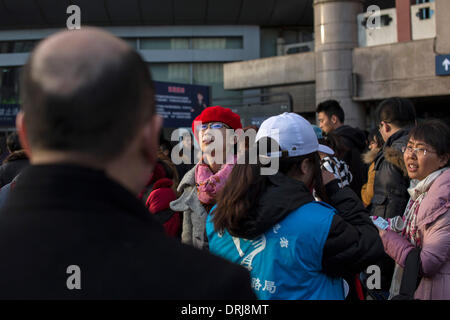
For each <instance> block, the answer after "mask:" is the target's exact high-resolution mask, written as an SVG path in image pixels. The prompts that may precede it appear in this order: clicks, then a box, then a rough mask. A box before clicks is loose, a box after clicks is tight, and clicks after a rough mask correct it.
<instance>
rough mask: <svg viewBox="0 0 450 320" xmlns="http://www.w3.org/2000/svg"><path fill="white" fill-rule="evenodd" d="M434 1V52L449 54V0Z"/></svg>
mask: <svg viewBox="0 0 450 320" xmlns="http://www.w3.org/2000/svg"><path fill="white" fill-rule="evenodd" d="M435 2H436V53H437V54H450V23H449V22H448V18H449V17H450V1H448V0H435Z"/></svg>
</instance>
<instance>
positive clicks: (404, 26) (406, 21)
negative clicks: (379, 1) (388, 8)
mask: <svg viewBox="0 0 450 320" xmlns="http://www.w3.org/2000/svg"><path fill="white" fill-rule="evenodd" d="M411 3H412V0H395V7H396V9H397V10H396V11H397V38H398V42H408V41H411V39H412V34H411Z"/></svg>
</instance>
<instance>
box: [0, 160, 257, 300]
mask: <svg viewBox="0 0 450 320" xmlns="http://www.w3.org/2000/svg"><path fill="white" fill-rule="evenodd" d="M0 261H1V263H0V299H254V298H255V295H254V293H253V292H252V290H251V287H250V276H249V274H248V272H247V271H246V270H245V269H244V268H242V267H240V266H236V265H233V264H231V263H229V262H227V261H225V260H223V259H221V258H218V257H215V256H213V255H211V254H210V253H208V252H202V251H199V250H197V249H194V248H192V247H189V246H186V245H182V244H180V243H179V242H178V241H176V240H172V239H169V238H167V237H166V236H165V235H164V231H163V228H162V226H161V225H160V224H158V223H157V222H156V221H155V220H154V219H153V217H152V216H151V215H150V214H149V213H148V211H147V210H146V209H145V207H144V206H143V205H142V204H141V202H140V201H138V200H137V199H136V197H134V196H133V195H132V194H131V193H130V192H128V191H127V190H126V189H124V188H123V187H122V186H121V185H119V184H118V183H116V182H114V181H112V180H111V179H109V178H107V176H106V175H105V174H104V173H103V172H102V171H97V170H93V169H87V168H82V167H79V166H72V165H42V166H31V167H29V168H27V169H25V170H24V171H23V172H22V173H21V176H20V179H19V180H18V182H17V185H16V188H15V189H14V190H13V192H12V193H11V195H10V198H9V200H8V201H7V203H6V205H5V207H4V208H3V209H2V210H1V211H0ZM71 265H76V266H78V267H79V268H80V270H81V273H80V278H79V280H80V282H79V283H80V284H81V289H80V290H78V289H73V290H69V289H68V286H67V282H69V283H72V284H73V283H77V282H76V281H74V280H73V279H74V278H71V279H69V277H71V276H73V275H75V273H74V272H75V271H71V270H70V269H68V267H69V266H71Z"/></svg>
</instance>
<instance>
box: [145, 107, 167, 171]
mask: <svg viewBox="0 0 450 320" xmlns="http://www.w3.org/2000/svg"><path fill="white" fill-rule="evenodd" d="M162 124H163V118H161V116H159V115H156V114H155V115H153V116H152V118H151V119H150V120H149V121H147V123H146V124H145V125H144V127H143V128H142V138H143V139H142V141H143V143H142V146H141V148H142V151H143V153H144V156H145V158H146V159H147V161H148V162H150V164H151V165H154V164H155V163H156V161H157V158H158V156H157V154H158V149H159V133H160V131H161V127H162Z"/></svg>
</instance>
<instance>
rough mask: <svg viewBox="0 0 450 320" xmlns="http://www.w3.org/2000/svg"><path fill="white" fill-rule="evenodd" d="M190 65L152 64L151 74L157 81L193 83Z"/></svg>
mask: <svg viewBox="0 0 450 320" xmlns="http://www.w3.org/2000/svg"><path fill="white" fill-rule="evenodd" d="M190 69H191V68H190V64H189V63H152V64H150V72H151V74H152V78H153V80H155V81H167V82H179V83H191V70H190Z"/></svg>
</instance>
